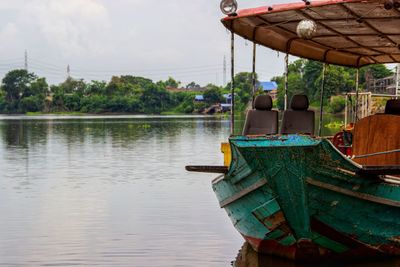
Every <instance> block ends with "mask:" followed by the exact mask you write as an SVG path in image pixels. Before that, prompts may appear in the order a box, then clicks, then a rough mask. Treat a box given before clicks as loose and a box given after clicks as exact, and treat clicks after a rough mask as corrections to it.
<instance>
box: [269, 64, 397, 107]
mask: <svg viewBox="0 0 400 267" xmlns="http://www.w3.org/2000/svg"><path fill="white" fill-rule="evenodd" d="M322 70H323V65H322V63H319V62H316V61H310V60H305V59H299V60H296V61H294V62H293V63H291V64H290V65H289V75H288V99H289V101H290V99H291V97H292V96H293V95H295V94H305V95H307V96H308V97H309V98H310V101H311V102H320V94H321V88H322V73H323V71H322ZM391 74H392V72H391V71H390V70H388V69H387V68H386V66H385V65H372V66H367V67H364V68H361V69H360V88H361V90H362V89H363V88H365V82H366V77H368V76H369V77H373V78H374V79H380V78H384V77H387V76H390V75H391ZM325 77H326V79H325V97H324V99H325V101H326V102H325V101H324V104H329V100H330V98H331V97H332V96H336V95H340V94H343V93H346V92H351V91H354V88H355V80H356V71H355V69H352V68H346V67H341V66H334V65H329V66H327V70H326V76H325ZM272 80H273V81H276V82H277V83H278V86H279V87H278V106H279V108H280V109H283V106H284V95H285V77H284V76H278V77H274V78H273V79H272ZM342 102H343V101H341V100H339V98H337V99H334V100H332V101H330V104H332V105H334V106H332V107H330V110H331V111H332V112H340V111H341V110H342V109H343V107H344V103H342ZM341 107H342V108H341Z"/></svg>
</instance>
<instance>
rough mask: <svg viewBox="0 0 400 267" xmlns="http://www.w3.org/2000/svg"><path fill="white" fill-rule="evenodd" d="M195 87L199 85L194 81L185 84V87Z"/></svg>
mask: <svg viewBox="0 0 400 267" xmlns="http://www.w3.org/2000/svg"><path fill="white" fill-rule="evenodd" d="M195 88H200V85H198V84H197V83H195V82H191V83H189V84H188V85H186V89H195Z"/></svg>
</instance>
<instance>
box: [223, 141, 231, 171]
mask: <svg viewBox="0 0 400 267" xmlns="http://www.w3.org/2000/svg"><path fill="white" fill-rule="evenodd" d="M221 152H222V153H224V166H226V167H229V166H230V165H231V161H232V154H231V145H230V144H229V143H221Z"/></svg>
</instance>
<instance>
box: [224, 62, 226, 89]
mask: <svg viewBox="0 0 400 267" xmlns="http://www.w3.org/2000/svg"><path fill="white" fill-rule="evenodd" d="M223 82H224V84H223V86H225V85H226V57H225V56H224V81H223Z"/></svg>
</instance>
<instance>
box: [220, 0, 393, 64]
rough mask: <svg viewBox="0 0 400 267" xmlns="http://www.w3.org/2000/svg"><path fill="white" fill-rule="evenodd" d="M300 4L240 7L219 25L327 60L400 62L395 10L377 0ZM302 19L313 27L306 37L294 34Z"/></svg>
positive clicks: (283, 49)
mask: <svg viewBox="0 0 400 267" xmlns="http://www.w3.org/2000/svg"><path fill="white" fill-rule="evenodd" d="M306 2H307V1H305V2H300V3H291V4H281V5H273V6H264V7H259V8H253V9H244V10H241V11H239V12H238V13H237V14H234V15H231V16H228V17H225V18H224V19H222V23H223V24H224V25H225V27H226V28H228V29H229V30H230V31H232V32H234V33H235V34H238V35H240V36H242V37H243V38H245V39H247V40H251V41H253V42H255V43H257V44H260V45H263V46H265V47H268V48H271V49H274V50H277V51H280V52H283V53H288V54H290V55H294V56H298V57H302V58H307V59H311V60H316V61H321V62H325V63H328V64H335V65H342V66H350V67H356V68H359V67H362V66H365V65H369V64H380V63H396V62H400V9H397V8H395V7H393V8H391V9H389V10H388V9H385V7H384V4H385V3H384V2H385V1H382V0H325V1H311V2H308V4H306ZM303 20H312V21H314V22H315V23H316V25H317V30H316V32H315V33H314V34H313V36H312V38H311V39H302V38H300V37H299V36H298V35H297V31H296V30H297V26H298V24H299V23H300V22H301V21H303Z"/></svg>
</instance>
